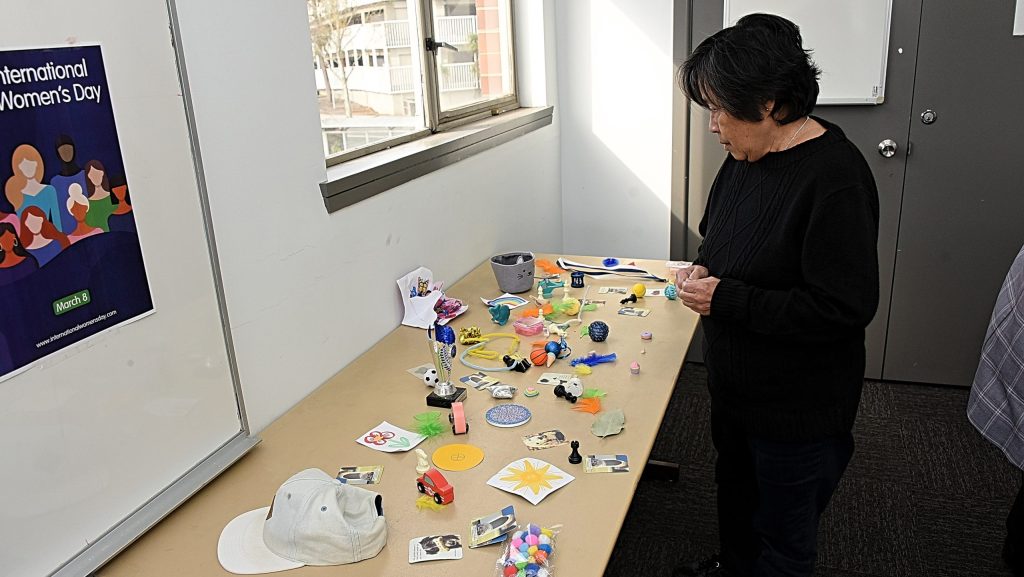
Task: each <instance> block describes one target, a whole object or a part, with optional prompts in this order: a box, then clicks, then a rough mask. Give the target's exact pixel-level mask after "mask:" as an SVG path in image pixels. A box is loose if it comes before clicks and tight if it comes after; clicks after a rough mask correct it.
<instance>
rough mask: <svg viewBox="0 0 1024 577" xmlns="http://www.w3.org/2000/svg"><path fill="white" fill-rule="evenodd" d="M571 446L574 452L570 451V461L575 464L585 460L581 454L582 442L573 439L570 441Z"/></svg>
mask: <svg viewBox="0 0 1024 577" xmlns="http://www.w3.org/2000/svg"><path fill="white" fill-rule="evenodd" d="M569 446H570V447H572V452H571V453H569V462H570V463H572V464H573V465H579V464H580V463H582V462H583V456H582V455H580V442H579V441H572V442H570V443H569Z"/></svg>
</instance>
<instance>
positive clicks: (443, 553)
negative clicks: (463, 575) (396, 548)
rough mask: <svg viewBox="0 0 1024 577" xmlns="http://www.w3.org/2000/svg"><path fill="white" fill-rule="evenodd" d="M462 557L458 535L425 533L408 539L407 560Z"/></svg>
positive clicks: (437, 559) (460, 541)
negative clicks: (425, 534)
mask: <svg viewBox="0 0 1024 577" xmlns="http://www.w3.org/2000/svg"><path fill="white" fill-rule="evenodd" d="M441 559H462V538H461V537H459V536H458V535H452V534H448V535H427V536H425V537H415V538H413V539H411V540H409V562H410V563H419V562H420V561H439V560H441Z"/></svg>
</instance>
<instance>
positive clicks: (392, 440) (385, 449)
mask: <svg viewBox="0 0 1024 577" xmlns="http://www.w3.org/2000/svg"><path fill="white" fill-rule="evenodd" d="M423 439H426V437H424V436H423V435H420V434H417V433H413V432H412V431H406V430H405V429H403V428H401V427H396V426H394V425H392V424H391V423H389V422H387V421H381V423H380V424H379V425H377V426H376V427H374V428H372V429H370V430H369V431H366V433H365V434H363V435H360V436H359V437H358V438H357V439H356V442H357V443H359V444H360V445H362V446H364V447H369V448H371V449H373V450H374V451H380V452H382V453H400V452H404V451H408V450H410V449H412V448H413V447H415V446H416V445H419V444H420V443H422V442H423Z"/></svg>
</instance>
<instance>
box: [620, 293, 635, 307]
mask: <svg viewBox="0 0 1024 577" xmlns="http://www.w3.org/2000/svg"><path fill="white" fill-rule="evenodd" d="M635 302H636V293H629V296H628V297H626V298H624V299H622V300H621V301H619V304H620V305H624V304H626V303H635Z"/></svg>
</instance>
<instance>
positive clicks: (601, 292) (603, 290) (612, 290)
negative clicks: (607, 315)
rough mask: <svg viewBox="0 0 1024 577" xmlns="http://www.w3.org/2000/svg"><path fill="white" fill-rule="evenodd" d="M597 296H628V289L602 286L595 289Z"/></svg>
mask: <svg viewBox="0 0 1024 577" xmlns="http://www.w3.org/2000/svg"><path fill="white" fill-rule="evenodd" d="M597 294H599V295H606V294H614V295H628V294H629V289H628V288H626V287H624V286H603V287H601V288H599V289H597Z"/></svg>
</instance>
